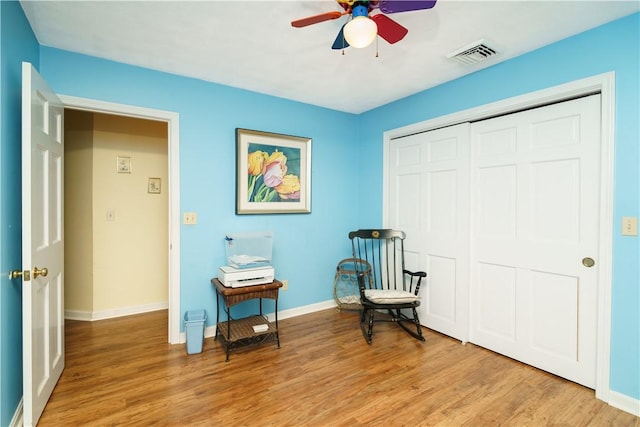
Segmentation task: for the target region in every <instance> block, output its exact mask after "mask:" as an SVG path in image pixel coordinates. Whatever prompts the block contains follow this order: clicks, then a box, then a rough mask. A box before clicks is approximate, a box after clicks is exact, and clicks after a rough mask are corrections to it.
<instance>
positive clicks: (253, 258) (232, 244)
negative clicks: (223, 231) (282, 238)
mask: <svg viewBox="0 0 640 427" xmlns="http://www.w3.org/2000/svg"><path fill="white" fill-rule="evenodd" d="M225 245H226V252H227V263H228V265H225V266H222V267H220V268H219V269H218V280H220V282H222V284H223V285H224V286H227V287H230V288H239V287H243V286H252V285H263V284H265V283H271V282H273V280H274V279H275V270H274V268H273V266H272V265H271V254H272V252H273V232H271V231H264V232H253V233H236V234H227V235H226V236H225Z"/></svg>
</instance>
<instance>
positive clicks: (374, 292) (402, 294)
mask: <svg viewBox="0 0 640 427" xmlns="http://www.w3.org/2000/svg"><path fill="white" fill-rule="evenodd" d="M364 296H365V297H367V299H368V300H369V301H372V302H374V303H376V304H403V303H408V302H414V301H417V300H419V299H420V298H419V297H418V296H416V295H414V294H412V293H411V292H407V291H398V290H393V289H389V290H387V289H365V291H364Z"/></svg>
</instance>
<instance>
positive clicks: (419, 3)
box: [378, 0, 436, 13]
mask: <svg viewBox="0 0 640 427" xmlns="http://www.w3.org/2000/svg"><path fill="white" fill-rule="evenodd" d="M435 5H436V0H380V1H379V2H378V7H379V8H380V10H381V11H382V12H383V13H398V12H409V11H411V10H424V9H431V8H432V7H433V6H435Z"/></svg>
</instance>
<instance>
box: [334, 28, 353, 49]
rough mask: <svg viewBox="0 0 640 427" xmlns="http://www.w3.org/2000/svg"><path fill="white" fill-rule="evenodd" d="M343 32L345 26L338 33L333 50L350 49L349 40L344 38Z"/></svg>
mask: <svg viewBox="0 0 640 427" xmlns="http://www.w3.org/2000/svg"><path fill="white" fill-rule="evenodd" d="M345 25H346V24H345ZM343 30H344V25H343V26H342V28H340V32H339V33H338V36H337V37H336V39H335V41H334V42H333V45H332V46H331V49H336V50H340V49H344V48H346V47H349V43H347V40H346V39H345V38H344V32H343Z"/></svg>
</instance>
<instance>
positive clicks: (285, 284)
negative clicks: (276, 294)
mask: <svg viewBox="0 0 640 427" xmlns="http://www.w3.org/2000/svg"><path fill="white" fill-rule="evenodd" d="M282 290H283V291H288V290H289V281H288V280H283V281H282Z"/></svg>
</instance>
